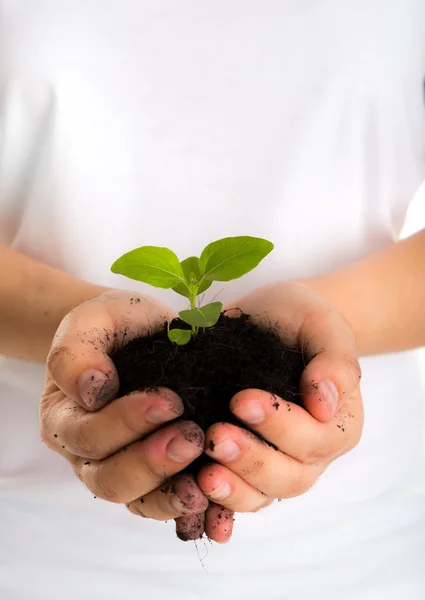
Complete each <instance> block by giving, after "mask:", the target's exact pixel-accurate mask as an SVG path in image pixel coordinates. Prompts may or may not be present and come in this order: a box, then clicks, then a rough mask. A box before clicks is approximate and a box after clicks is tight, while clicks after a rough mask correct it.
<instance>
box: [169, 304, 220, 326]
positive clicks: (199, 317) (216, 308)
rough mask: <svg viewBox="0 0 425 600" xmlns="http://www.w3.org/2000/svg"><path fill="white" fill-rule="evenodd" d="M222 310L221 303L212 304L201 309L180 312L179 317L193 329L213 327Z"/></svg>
mask: <svg viewBox="0 0 425 600" xmlns="http://www.w3.org/2000/svg"><path fill="white" fill-rule="evenodd" d="M222 308H223V304H222V303H221V302H211V304H206V305H205V306H201V307H200V308H193V309H190V310H182V311H180V312H179V317H180V319H181V320H182V321H184V322H185V323H187V324H188V325H192V327H213V326H214V325H215V324H216V323H217V321H218V320H219V318H220V313H221V309H222Z"/></svg>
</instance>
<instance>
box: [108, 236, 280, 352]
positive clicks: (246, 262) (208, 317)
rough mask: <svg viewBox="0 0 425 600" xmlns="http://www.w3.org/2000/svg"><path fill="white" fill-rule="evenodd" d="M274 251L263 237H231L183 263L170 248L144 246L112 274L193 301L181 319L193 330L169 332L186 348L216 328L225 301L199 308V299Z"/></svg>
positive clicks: (121, 261)
mask: <svg viewBox="0 0 425 600" xmlns="http://www.w3.org/2000/svg"><path fill="white" fill-rule="evenodd" d="M272 250H273V244H272V243H271V242H269V241H267V240H264V239H261V238H254V237H248V236H239V237H228V238H223V239H221V240H217V241H216V242H212V243H211V244H208V246H207V247H206V248H204V250H203V251H202V254H201V256H200V257H199V258H198V257H196V256H191V257H189V258H186V259H185V260H183V261H182V262H180V261H179V259H178V257H177V255H176V254H175V253H174V252H173V251H172V250H169V249H168V248H160V247H158V246H142V247H141V248H136V249H135V250H131V251H130V252H127V253H126V254H124V255H123V256H121V257H120V258H119V259H118V260H116V261H115V262H114V264H113V265H112V267H111V271H112V272H113V273H117V274H120V275H125V276H126V277H129V278H130V279H135V280H136V281H142V282H143V283H147V284H149V285H152V286H154V287H158V288H164V289H173V290H174V291H175V292H177V294H180V295H181V296H185V297H186V298H188V299H189V302H190V308H189V309H188V310H182V311H180V312H179V317H180V319H181V320H182V321H184V323H187V324H188V325H190V327H191V329H169V331H168V338H169V339H170V340H171V341H172V342H174V343H176V344H178V345H184V344H187V343H188V342H189V341H190V340H191V338H192V337H195V336H196V335H197V334H198V332H199V329H200V328H204V327H213V326H214V325H215V324H216V323H217V321H218V320H219V318H220V314H221V311H222V309H223V304H222V303H221V302H211V303H210V304H206V305H205V306H200V305H198V306H197V305H196V299H197V298H198V296H199V295H200V294H202V293H203V292H205V291H206V290H207V289H208V288H209V287H210V286H211V284H212V283H213V281H231V280H233V279H239V277H242V276H243V275H245V274H246V273H249V271H252V269H254V268H255V267H256V266H257V265H258V264H259V263H260V262H261V261H262V260H263V258H264V257H265V256H267V254H269V253H270V252H271V251H272Z"/></svg>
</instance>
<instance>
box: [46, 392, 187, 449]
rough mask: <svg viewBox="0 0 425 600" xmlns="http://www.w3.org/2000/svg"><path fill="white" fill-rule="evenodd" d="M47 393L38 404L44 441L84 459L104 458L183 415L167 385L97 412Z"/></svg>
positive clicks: (61, 396) (60, 395) (130, 395)
mask: <svg viewBox="0 0 425 600" xmlns="http://www.w3.org/2000/svg"><path fill="white" fill-rule="evenodd" d="M52 387H53V388H54V389H56V387H55V386H52ZM46 392H47V393H45V394H44V395H43V398H42V400H41V406H40V426H41V436H42V439H43V441H44V442H45V444H46V445H47V446H49V447H50V448H52V449H53V450H58V451H60V450H62V449H63V450H66V451H67V452H69V453H71V454H74V455H76V456H81V457H84V458H92V459H98V460H100V459H104V458H106V457H107V456H110V455H111V454H113V453H114V452H117V451H118V450H120V449H121V448H123V447H124V446H127V445H128V444H130V443H131V442H134V441H136V440H138V439H140V438H143V437H145V436H147V435H148V434H150V433H151V432H153V431H155V430H156V429H158V428H159V427H160V426H161V425H164V424H165V423H167V422H169V421H172V420H173V419H176V418H177V417H180V416H181V415H182V414H183V404H182V401H181V399H180V398H179V396H177V394H175V393H174V392H172V391H171V390H169V389H166V388H158V389H157V390H150V391H149V392H134V393H132V394H129V395H127V396H123V397H122V398H118V399H116V400H114V401H113V402H111V403H110V404H108V405H106V406H104V407H103V408H102V409H101V410H98V411H97V412H87V411H86V410H85V409H84V408H82V407H81V406H80V405H79V404H76V403H75V402H74V401H73V400H72V399H70V398H68V397H67V396H65V395H64V394H63V392H62V391H60V390H59V391H58V390H57V389H56V391H54V392H51V393H49V390H48V389H46Z"/></svg>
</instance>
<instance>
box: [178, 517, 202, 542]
mask: <svg viewBox="0 0 425 600" xmlns="http://www.w3.org/2000/svg"><path fill="white" fill-rule="evenodd" d="M204 532H205V512H201V513H198V514H197V515H188V516H186V517H178V518H177V519H176V535H177V537H178V538H179V540H182V542H193V541H196V540H200V539H201V538H202V537H203V535H204Z"/></svg>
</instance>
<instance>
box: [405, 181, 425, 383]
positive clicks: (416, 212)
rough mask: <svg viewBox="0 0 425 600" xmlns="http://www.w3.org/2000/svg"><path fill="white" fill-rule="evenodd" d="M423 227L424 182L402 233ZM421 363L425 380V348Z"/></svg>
mask: <svg viewBox="0 0 425 600" xmlns="http://www.w3.org/2000/svg"><path fill="white" fill-rule="evenodd" d="M423 228H425V182H424V183H423V184H422V186H421V188H420V189H419V191H418V193H417V194H416V196H415V198H414V199H413V202H412V205H411V207H410V210H409V214H408V216H407V221H406V225H405V228H404V235H410V234H412V233H414V232H415V231H418V230H419V229H423ZM423 263H424V265H425V256H424V257H423ZM424 310H425V307H424ZM421 364H422V374H423V378H424V381H425V349H424V350H423V351H422V357H421Z"/></svg>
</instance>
